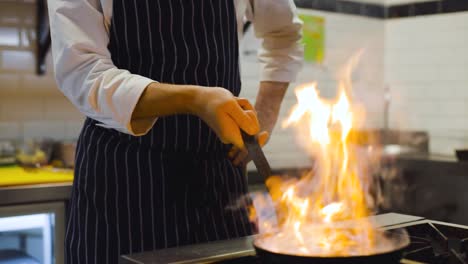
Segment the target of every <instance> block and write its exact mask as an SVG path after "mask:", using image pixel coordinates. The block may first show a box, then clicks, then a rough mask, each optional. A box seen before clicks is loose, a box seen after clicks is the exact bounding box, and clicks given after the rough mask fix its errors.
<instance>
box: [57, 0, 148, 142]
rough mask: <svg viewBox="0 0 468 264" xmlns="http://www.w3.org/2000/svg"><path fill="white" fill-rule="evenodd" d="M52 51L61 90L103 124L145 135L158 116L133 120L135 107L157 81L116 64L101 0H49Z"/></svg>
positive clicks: (124, 131)
mask: <svg viewBox="0 0 468 264" xmlns="http://www.w3.org/2000/svg"><path fill="white" fill-rule="evenodd" d="M48 8H49V18H50V28H51V36H52V55H53V61H54V69H55V78H56V81H57V84H58V86H59V88H60V90H61V91H62V92H63V93H64V94H65V96H66V97H67V98H68V99H69V100H70V101H71V102H72V103H73V104H74V105H75V106H76V107H77V108H78V109H79V110H80V111H81V112H82V113H83V114H84V115H86V116H88V117H90V118H92V119H95V120H96V121H98V122H99V123H101V125H102V126H104V127H107V128H111V129H116V130H118V131H120V132H123V133H127V134H131V135H144V134H146V133H147V132H148V131H149V129H151V127H152V126H153V125H154V122H156V118H145V119H138V120H133V121H132V114H133V110H134V108H135V106H136V104H137V103H138V100H139V98H140V96H141V95H142V93H143V92H144V90H145V88H146V87H147V86H148V85H149V84H150V83H151V82H154V81H153V80H151V79H149V78H146V77H143V76H140V75H136V74H132V73H130V72H129V71H127V70H123V69H119V68H117V67H116V66H115V65H114V64H113V62H112V60H111V54H110V52H109V50H108V49H107V45H108V42H109V35H108V32H107V31H106V27H105V25H104V16H103V13H102V11H101V9H102V8H101V6H100V3H99V0H49V1H48Z"/></svg>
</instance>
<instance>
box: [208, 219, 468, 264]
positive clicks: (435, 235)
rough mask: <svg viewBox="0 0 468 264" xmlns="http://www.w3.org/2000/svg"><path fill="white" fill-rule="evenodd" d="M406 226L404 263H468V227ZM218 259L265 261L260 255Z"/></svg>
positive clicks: (246, 263)
mask: <svg viewBox="0 0 468 264" xmlns="http://www.w3.org/2000/svg"><path fill="white" fill-rule="evenodd" d="M405 228H406V230H407V231H408V234H409V236H410V240H411V243H410V245H409V246H408V248H406V249H405V251H404V259H403V260H402V262H401V263H431V264H439V263H440V264H462V263H466V264H468V229H466V228H462V227H458V226H451V225H445V224H441V223H436V222H430V221H428V222H426V223H421V224H416V225H412V226H406V227H405ZM390 230H391V229H390ZM217 263H220V264H221V263H222V264H263V262H262V260H261V259H260V257H257V256H245V257H239V258H236V259H230V260H225V261H221V262H217ZM311 264H313V262H311Z"/></svg>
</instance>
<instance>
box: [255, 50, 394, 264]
mask: <svg viewBox="0 0 468 264" xmlns="http://www.w3.org/2000/svg"><path fill="white" fill-rule="evenodd" d="M356 60H357V59H356V58H353V59H352V60H351V62H350V64H349V65H348V67H347V68H346V69H345V70H344V73H345V74H346V76H344V77H343V78H342V81H341V82H340V87H339V88H340V89H339V93H338V97H337V99H336V100H325V99H323V98H321V97H320V96H319V92H318V91H317V84H316V83H312V84H306V85H303V86H301V87H299V88H298V89H296V97H297V104H296V105H295V106H294V107H293V109H292V111H291V114H290V115H289V117H288V118H287V119H286V120H285V121H284V123H283V127H290V126H294V127H295V128H296V129H297V130H298V132H299V135H300V137H301V139H302V140H301V142H303V143H304V145H305V147H306V149H307V150H309V151H310V153H311V155H313V156H314V158H315V168H314V169H313V170H312V171H311V172H309V173H307V174H306V175H304V176H303V177H302V178H301V179H289V180H283V179H281V178H280V177H271V178H270V179H268V180H267V182H266V185H267V187H268V189H269V190H270V195H271V198H272V200H273V202H274V204H275V212H276V219H275V220H277V222H276V223H273V222H272V221H271V219H263V220H261V221H260V229H262V227H263V232H264V233H268V235H267V236H264V237H262V238H260V239H259V241H260V243H261V244H262V245H263V246H264V247H266V248H268V249H270V250H272V251H278V252H288V253H291V254H299V255H304V254H308V255H320V256H345V255H368V254H371V253H373V252H376V251H382V250H385V249H388V247H390V246H391V243H385V242H384V241H381V240H383V236H382V235H381V233H380V231H377V229H376V227H374V225H373V224H372V223H371V222H370V221H369V220H366V219H367V218H366V217H367V216H369V215H370V210H369V209H370V208H369V202H368V201H367V199H366V197H369V195H368V194H367V191H366V190H365V188H364V187H363V186H364V184H363V180H365V179H366V177H369V176H370V175H363V172H365V170H362V169H360V166H361V164H359V162H358V161H357V155H356V151H355V148H354V147H355V146H353V144H351V142H350V140H349V135H350V132H351V130H352V129H353V127H354V126H356V125H357V124H359V122H361V121H362V119H363V114H362V113H360V112H359V111H357V110H356V109H355V107H354V106H353V104H352V103H351V100H350V98H349V94H348V93H349V91H350V90H351V89H350V88H351V87H350V85H351V81H350V74H351V72H352V71H351V69H350V68H351V67H352V66H354V65H355V64H356V63H357V62H356ZM265 227H267V228H265ZM376 241H378V243H376Z"/></svg>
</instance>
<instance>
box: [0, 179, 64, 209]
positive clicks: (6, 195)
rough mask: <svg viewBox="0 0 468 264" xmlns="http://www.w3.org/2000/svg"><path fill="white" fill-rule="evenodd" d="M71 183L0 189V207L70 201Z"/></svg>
mask: <svg viewBox="0 0 468 264" xmlns="http://www.w3.org/2000/svg"><path fill="white" fill-rule="evenodd" d="M71 187H72V183H53V184H34V185H23V186H13V187H1V188H0V206H7V205H17V204H32V203H42V202H51V201H66V200H69V199H70V195H71Z"/></svg>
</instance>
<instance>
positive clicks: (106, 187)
mask: <svg viewBox="0 0 468 264" xmlns="http://www.w3.org/2000/svg"><path fill="white" fill-rule="evenodd" d="M113 139H114V138H113V137H109V141H107V143H106V146H105V147H104V221H105V224H106V255H105V259H106V264H108V263H109V257H108V256H109V243H110V239H109V216H108V210H109V209H108V208H107V205H108V200H107V197H108V195H109V193H108V189H109V186H108V182H109V181H108V179H107V178H108V177H109V174H108V173H109V171H108V169H109V168H108V167H109V164H108V162H109V159H108V157H107V155H108V154H109V144H110V142H111V141H112V140H113ZM96 255H97V253H96Z"/></svg>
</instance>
